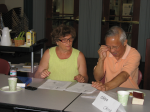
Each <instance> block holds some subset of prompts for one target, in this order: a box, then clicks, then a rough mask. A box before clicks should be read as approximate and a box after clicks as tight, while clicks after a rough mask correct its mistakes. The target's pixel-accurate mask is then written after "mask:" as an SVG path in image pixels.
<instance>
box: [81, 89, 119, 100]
mask: <svg viewBox="0 0 150 112" xmlns="http://www.w3.org/2000/svg"><path fill="white" fill-rule="evenodd" d="M99 92H100V91H99V90H97V91H94V92H93V93H92V94H86V93H84V94H82V95H81V97H82V98H90V99H96V97H97V96H98V94H99ZM103 93H105V94H107V95H108V96H110V97H112V98H114V99H115V100H118V95H117V92H112V91H103Z"/></svg>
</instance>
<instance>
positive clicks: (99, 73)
mask: <svg viewBox="0 0 150 112" xmlns="http://www.w3.org/2000/svg"><path fill="white" fill-rule="evenodd" d="M93 74H94V78H95V80H96V81H100V80H101V79H102V78H103V77H104V60H103V59H100V58H99V60H98V62H97V65H96V66H95V67H94V72H93Z"/></svg>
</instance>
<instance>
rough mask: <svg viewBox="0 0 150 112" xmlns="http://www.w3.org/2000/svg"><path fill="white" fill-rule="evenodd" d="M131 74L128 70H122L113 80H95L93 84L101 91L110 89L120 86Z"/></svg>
mask: <svg viewBox="0 0 150 112" xmlns="http://www.w3.org/2000/svg"><path fill="white" fill-rule="evenodd" d="M129 76H130V75H129V74H128V73H127V72H125V71H122V72H121V73H119V74H118V75H117V76H116V77H115V78H113V79H112V80H111V81H109V82H107V83H105V84H102V83H100V82H93V84H92V86H93V87H95V88H96V89H98V90H101V91H108V90H111V89H114V88H116V87H119V86H120V85H121V84H122V83H124V82H125V81H126V80H127V79H128V78H129Z"/></svg>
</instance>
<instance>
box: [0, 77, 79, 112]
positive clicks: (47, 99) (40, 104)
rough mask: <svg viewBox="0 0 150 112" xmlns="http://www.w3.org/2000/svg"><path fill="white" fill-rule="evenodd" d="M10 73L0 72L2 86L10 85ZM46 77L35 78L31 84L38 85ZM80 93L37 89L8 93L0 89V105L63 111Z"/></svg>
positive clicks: (0, 85)
mask: <svg viewBox="0 0 150 112" xmlns="http://www.w3.org/2000/svg"><path fill="white" fill-rule="evenodd" d="M8 77H9V76H8V75H2V74H0V79H1V81H0V88H1V87H4V86H8ZM45 81H46V79H36V78H33V81H32V83H31V86H35V87H38V86H40V85H41V84H43V83H44V82H45ZM79 95H80V93H73V92H67V91H57V90H46V89H37V90H36V91H31V90H26V89H24V88H23V90H21V91H18V92H12V93H7V92H3V91H0V96H1V97H0V106H1V107H12V108H13V107H14V108H15V109H28V110H40V111H59V112H62V111H63V110H64V109H65V108H66V107H67V106H68V105H70V103H71V102H72V101H74V99H76V98H77V97H78V96H79Z"/></svg>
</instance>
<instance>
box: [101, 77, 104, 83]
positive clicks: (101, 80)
mask: <svg viewBox="0 0 150 112" xmlns="http://www.w3.org/2000/svg"><path fill="white" fill-rule="evenodd" d="M101 82H102V83H103V84H105V75H104V77H103V78H102V80H101Z"/></svg>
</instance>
